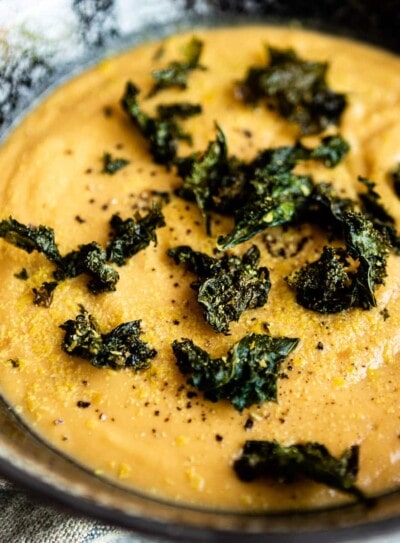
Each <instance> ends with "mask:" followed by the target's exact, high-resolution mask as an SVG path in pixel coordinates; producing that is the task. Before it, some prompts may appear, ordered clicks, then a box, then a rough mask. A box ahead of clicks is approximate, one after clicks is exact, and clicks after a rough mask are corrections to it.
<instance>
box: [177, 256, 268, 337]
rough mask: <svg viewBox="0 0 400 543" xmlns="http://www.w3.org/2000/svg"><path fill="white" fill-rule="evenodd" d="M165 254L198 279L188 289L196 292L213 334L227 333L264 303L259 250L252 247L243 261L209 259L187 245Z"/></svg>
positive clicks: (264, 270)
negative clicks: (236, 322) (246, 314)
mask: <svg viewBox="0 0 400 543" xmlns="http://www.w3.org/2000/svg"><path fill="white" fill-rule="evenodd" d="M168 255H169V256H170V257H171V258H173V259H174V261H175V263H176V264H184V265H185V266H186V267H187V269H189V270H190V271H192V272H193V273H195V274H196V275H197V276H198V280H197V281H194V282H193V283H192V285H191V286H192V288H193V289H194V290H196V291H197V301H198V302H199V304H200V305H201V306H202V307H203V310H204V318H205V319H206V321H207V322H208V323H209V324H210V325H211V326H212V327H213V328H214V330H215V331H216V332H222V333H224V334H228V333H229V323H230V322H232V321H238V320H239V318H240V316H241V314H242V313H243V312H244V311H246V310H247V309H255V308H256V307H262V306H263V305H264V304H265V303H266V302H267V299H268V293H269V289H270V288H271V282H270V280H269V272H268V269H267V268H265V267H260V268H257V266H258V263H259V261H260V251H259V249H258V247H257V246H255V245H253V246H252V247H250V249H249V250H248V251H247V252H246V253H245V254H244V255H243V256H242V258H240V257H238V256H234V255H228V254H224V255H223V256H222V258H212V257H210V256H208V255H206V254H204V253H200V252H197V251H193V249H191V248H190V247H189V246H186V245H181V246H179V247H175V248H174V249H170V250H169V251H168Z"/></svg>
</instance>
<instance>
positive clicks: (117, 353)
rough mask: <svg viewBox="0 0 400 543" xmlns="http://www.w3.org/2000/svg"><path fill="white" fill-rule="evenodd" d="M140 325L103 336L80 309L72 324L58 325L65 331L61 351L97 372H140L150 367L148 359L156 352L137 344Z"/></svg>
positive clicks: (127, 325) (130, 324)
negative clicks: (100, 370) (105, 370)
mask: <svg viewBox="0 0 400 543" xmlns="http://www.w3.org/2000/svg"><path fill="white" fill-rule="evenodd" d="M140 322H141V321H140V320H136V321H131V322H126V323H123V324H120V325H119V326H117V327H116V328H114V329H113V330H111V332H108V333H107V334H103V333H102V332H101V331H100V328H99V325H98V323H97V321H96V319H95V318H94V317H93V316H92V315H90V314H89V313H88V312H87V311H86V310H85V308H84V307H83V306H80V311H79V314H78V315H77V317H76V319H75V320H72V319H70V320H67V321H66V322H64V323H63V324H61V325H60V328H62V329H63V330H65V336H64V340H63V342H62V345H61V347H62V349H63V350H64V351H65V352H66V353H67V354H69V355H71V356H78V357H80V358H84V359H85V360H89V362H90V363H91V364H92V365H93V366H96V367H98V368H113V369H117V368H133V369H135V370H143V369H146V368H148V367H150V362H149V359H150V358H154V357H155V356H156V354H157V351H156V350H155V349H150V348H149V347H148V346H147V343H144V342H143V341H141V339H140V337H139V336H140V334H141V333H142V332H141V329H140Z"/></svg>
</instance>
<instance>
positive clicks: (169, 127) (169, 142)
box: [121, 81, 201, 165]
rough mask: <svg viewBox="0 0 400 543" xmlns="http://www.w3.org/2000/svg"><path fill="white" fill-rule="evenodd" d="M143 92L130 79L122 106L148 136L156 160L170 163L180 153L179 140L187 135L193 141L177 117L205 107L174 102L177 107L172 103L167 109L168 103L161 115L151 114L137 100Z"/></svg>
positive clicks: (187, 139) (195, 113)
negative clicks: (154, 115) (178, 149)
mask: <svg viewBox="0 0 400 543" xmlns="http://www.w3.org/2000/svg"><path fill="white" fill-rule="evenodd" d="M139 92H140V91H139V89H138V87H136V85H135V84H134V83H132V82H131V81H128V82H127V84H126V88H125V93H124V95H123V97H122V99H121V106H122V108H123V110H124V111H125V112H126V113H127V114H128V116H129V118H130V119H131V121H132V122H133V124H134V125H135V126H136V128H137V129H138V130H139V132H140V133H141V134H142V136H143V137H144V138H146V139H147V140H148V143H149V148H150V153H151V154H152V155H153V158H154V161H155V162H157V163H158V164H167V165H169V164H171V162H173V160H174V159H175V157H176V153H177V148H178V140H182V139H183V140H186V141H188V142H189V143H190V136H189V135H188V134H187V133H185V132H183V131H182V128H181V127H180V125H179V123H178V122H177V120H176V119H177V118H183V119H186V118H187V117H189V116H192V115H197V114H198V113H199V112H200V111H201V109H199V108H198V107H197V106H192V105H190V104H187V103H184V104H181V107H179V106H178V105H177V104H174V108H172V106H170V109H169V110H167V111H166V110H165V107H164V108H161V109H160V110H159V111H158V117H150V115H147V113H144V111H142V109H141V108H140V106H139V103H138V100H137V95H138V94H139Z"/></svg>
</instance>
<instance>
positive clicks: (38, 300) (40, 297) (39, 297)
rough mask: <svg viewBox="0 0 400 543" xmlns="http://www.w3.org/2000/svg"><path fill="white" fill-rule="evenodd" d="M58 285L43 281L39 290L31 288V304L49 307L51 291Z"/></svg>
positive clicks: (51, 298) (51, 297)
mask: <svg viewBox="0 0 400 543" xmlns="http://www.w3.org/2000/svg"><path fill="white" fill-rule="evenodd" d="M57 285H58V283H57V282H56V281H49V282H48V281H45V282H44V283H42V285H41V286H40V287H39V288H33V289H32V292H33V303H34V304H35V305H39V306H41V307H50V306H51V303H52V301H53V291H54V289H55V288H56V286H57Z"/></svg>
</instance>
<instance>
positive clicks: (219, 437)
mask: <svg viewBox="0 0 400 543" xmlns="http://www.w3.org/2000/svg"><path fill="white" fill-rule="evenodd" d="M223 439H224V438H223V437H222V436H221V434H215V441H218V442H221V441H222V440H223Z"/></svg>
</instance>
